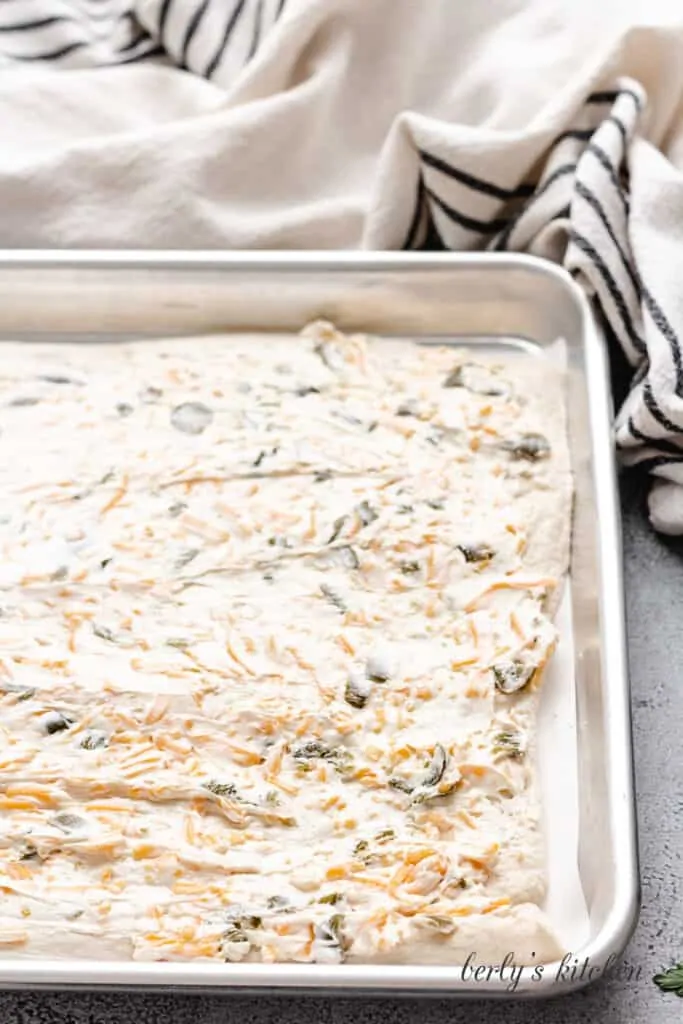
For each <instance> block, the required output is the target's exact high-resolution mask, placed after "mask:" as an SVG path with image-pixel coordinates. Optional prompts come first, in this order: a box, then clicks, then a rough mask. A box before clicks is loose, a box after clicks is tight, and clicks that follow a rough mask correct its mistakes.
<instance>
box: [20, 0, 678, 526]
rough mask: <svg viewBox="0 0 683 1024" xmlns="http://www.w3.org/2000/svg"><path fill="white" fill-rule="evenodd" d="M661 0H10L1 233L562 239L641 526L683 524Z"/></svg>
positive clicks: (392, 240)
mask: <svg viewBox="0 0 683 1024" xmlns="http://www.w3.org/2000/svg"><path fill="white" fill-rule="evenodd" d="M671 7H675V5H670V3H669V2H668V0H649V2H648V3H647V4H645V3H643V2H642V0H603V2H602V3H601V4H595V3H593V2H592V0H487V2H486V3H485V4H474V3H472V2H471V0H422V2H419V3H418V2H416V0H286V2H285V0H0V70H2V71H4V72H5V73H4V74H0V208H1V209H2V214H1V215H0V245H5V246H18V247H33V246H35V247H44V246H50V247H55V246H56V247H62V246H76V247H108V246H112V247H155V246H157V247H173V248H231V249H234V248H354V247H355V248H358V247H360V248H365V249H405V250H416V249H418V250H419V249H434V248H436V249H447V250H475V249H489V250H494V251H506V250H514V251H525V252H531V253H535V254H537V255H541V256H543V257H546V258H549V259H553V260H556V261H558V262H561V263H563V264H564V266H565V267H567V268H568V270H569V271H570V272H571V273H572V274H573V275H574V276H575V277H576V279H577V280H578V281H579V282H580V283H581V285H582V286H583V288H584V289H585V290H586V291H587V292H588V294H589V295H590V296H591V298H593V299H594V300H595V302H596V304H597V306H598V308H599V309H600V311H601V313H602V315H603V317H604V320H605V323H606V324H607V325H608V327H609V334H610V336H611V337H612V338H613V339H615V344H619V345H620V347H621V349H622V350H623V352H624V354H625V356H626V358H627V360H628V362H629V363H630V365H631V367H632V371H633V382H632V387H631V390H630V394H629V396H628V398H627V399H626V401H625V403H624V404H623V406H622V408H621V409H620V410H619V413H618V416H617V424H616V438H617V443H618V445H619V448H620V450H621V453H622V458H623V460H624V461H625V462H626V463H628V464H635V463H639V464H641V465H643V466H644V467H646V468H647V469H648V470H649V471H650V472H651V473H652V474H653V475H654V477H655V483H654V486H653V489H652V492H651V497H650V511H651V518H652V520H653V522H654V524H655V526H656V527H657V528H658V529H660V530H663V531H666V532H670V533H683V286H682V285H681V284H680V276H681V275H680V271H679V267H680V266H681V262H682V259H681V258H682V256H683V176H682V175H681V173H680V171H679V169H678V167H679V165H681V163H683V25H682V24H678V21H677V15H676V12H675V10H671ZM678 20H680V21H681V22H682V23H683V16H681V17H680V18H679V19H678ZM120 65H126V66H125V67H121V66H120ZM54 68H58V69H60V72H62V71H63V73H60V74H54V73H53V69H54ZM10 71H11V72H12V73H9V72H10ZM492 301H495V297H494V296H492Z"/></svg>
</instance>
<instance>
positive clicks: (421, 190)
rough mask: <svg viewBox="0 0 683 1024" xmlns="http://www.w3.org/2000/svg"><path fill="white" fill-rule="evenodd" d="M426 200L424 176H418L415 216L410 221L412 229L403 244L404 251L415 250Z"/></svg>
mask: <svg viewBox="0 0 683 1024" xmlns="http://www.w3.org/2000/svg"><path fill="white" fill-rule="evenodd" d="M424 199H425V186H424V181H423V180H422V174H421V173H420V174H419V175H418V179H417V190H416V194H415V207H414V209H413V216H412V218H411V221H410V227H409V228H408V234H407V235H406V239H405V242H404V243H403V246H402V249H403V250H404V251H405V250H409V249H414V248H415V243H416V242H417V235H418V232H419V230H420V224H421V223H422V215H423V213H424Z"/></svg>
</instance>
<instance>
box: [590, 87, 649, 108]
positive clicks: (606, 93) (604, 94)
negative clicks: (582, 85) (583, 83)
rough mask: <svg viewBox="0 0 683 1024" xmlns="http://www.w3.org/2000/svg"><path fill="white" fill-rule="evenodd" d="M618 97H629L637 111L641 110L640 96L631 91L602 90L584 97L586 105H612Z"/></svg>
mask: <svg viewBox="0 0 683 1024" xmlns="http://www.w3.org/2000/svg"><path fill="white" fill-rule="evenodd" d="M620 96H630V97H631V99H632V100H633V102H634V103H635V105H636V107H637V108H638V110H640V109H641V100H640V96H639V95H638V93H637V92H635V91H634V90H633V89H602V90H598V91H597V92H592V93H591V94H590V96H587V97H586V103H591V104H596V103H614V102H615V100H618V99H619V97H620Z"/></svg>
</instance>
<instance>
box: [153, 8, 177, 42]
mask: <svg viewBox="0 0 683 1024" xmlns="http://www.w3.org/2000/svg"><path fill="white" fill-rule="evenodd" d="M172 2H173V0H162V3H161V7H160V8H159V21H158V23H157V33H158V35H159V39H160V40H161V42H162V43H163V41H164V35H165V32H166V22H167V21H168V16H169V14H170V13H171V3H172Z"/></svg>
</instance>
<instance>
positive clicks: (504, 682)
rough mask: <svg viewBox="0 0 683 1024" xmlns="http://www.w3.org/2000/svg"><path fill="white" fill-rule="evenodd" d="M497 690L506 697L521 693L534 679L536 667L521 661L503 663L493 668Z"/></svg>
mask: <svg viewBox="0 0 683 1024" xmlns="http://www.w3.org/2000/svg"><path fill="white" fill-rule="evenodd" d="M491 671H492V672H493V679H494V682H495V686H496V689H497V690H498V691H499V692H500V693H504V694H505V695H506V696H510V695H511V694H513V693H519V691H520V690H523V689H524V687H525V686H528V685H529V683H530V682H531V680H532V679H533V677H534V673H535V672H536V667H535V666H534V665H525V664H524V663H523V662H521V661H501V662H499V663H498V664H497V665H493V666H492V668H491Z"/></svg>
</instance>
